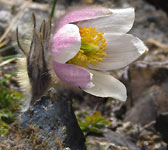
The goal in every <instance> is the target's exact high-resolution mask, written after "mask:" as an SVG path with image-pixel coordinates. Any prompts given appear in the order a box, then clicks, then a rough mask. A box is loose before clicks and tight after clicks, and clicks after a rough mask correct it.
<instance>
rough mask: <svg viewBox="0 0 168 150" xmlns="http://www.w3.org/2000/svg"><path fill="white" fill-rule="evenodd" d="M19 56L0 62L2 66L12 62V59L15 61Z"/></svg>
mask: <svg viewBox="0 0 168 150" xmlns="http://www.w3.org/2000/svg"><path fill="white" fill-rule="evenodd" d="M16 59H17V58H11V59H8V60H6V61H3V62H2V63H0V67H2V66H4V65H6V64H8V63H10V62H12V61H15V60H16Z"/></svg>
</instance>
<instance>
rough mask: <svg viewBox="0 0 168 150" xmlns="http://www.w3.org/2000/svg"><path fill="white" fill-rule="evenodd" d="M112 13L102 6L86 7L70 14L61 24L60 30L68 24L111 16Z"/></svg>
mask: <svg viewBox="0 0 168 150" xmlns="http://www.w3.org/2000/svg"><path fill="white" fill-rule="evenodd" d="M110 13H111V11H110V10H109V9H107V8H104V7H100V6H91V7H85V8H81V9H78V10H73V11H70V12H68V13H67V14H66V15H65V16H64V17H63V18H62V19H61V20H60V22H59V25H58V29H59V28H60V27H62V26H63V25H65V24H68V23H77V22H80V21H84V20H91V19H95V18H100V17H103V16H106V15H109V14H110Z"/></svg>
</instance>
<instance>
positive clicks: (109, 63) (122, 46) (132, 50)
mask: <svg viewBox="0 0 168 150" xmlns="http://www.w3.org/2000/svg"><path fill="white" fill-rule="evenodd" d="M104 37H105V38H106V41H107V43H108V44H107V48H106V52H107V55H106V57H105V59H104V60H103V61H101V62H100V64H99V65H98V66H96V67H94V66H91V65H90V66H89V67H90V68H92V69H97V70H115V69H120V68H123V67H125V66H127V65H128V64H130V63H131V62H133V61H135V60H136V59H137V58H138V57H139V56H141V55H142V54H143V53H144V52H145V51H146V50H147V47H146V46H145V45H144V43H143V42H142V41H141V40H140V39H138V38H136V37H134V36H132V35H130V34H124V35H123V34H122V35H121V34H120V35H113V34H105V35H104Z"/></svg>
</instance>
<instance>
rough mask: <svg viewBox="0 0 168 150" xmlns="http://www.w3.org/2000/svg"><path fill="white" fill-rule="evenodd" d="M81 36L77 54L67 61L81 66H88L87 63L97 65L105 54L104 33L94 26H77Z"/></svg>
mask: <svg viewBox="0 0 168 150" xmlns="http://www.w3.org/2000/svg"><path fill="white" fill-rule="evenodd" d="M79 32H80V36H81V48H80V51H79V52H78V54H77V55H76V56H75V57H74V58H72V59H71V60H69V61H68V63H71V64H75V65H78V66H82V67H86V68H87V67H88V64H92V65H94V66H96V65H98V64H99V63H100V61H102V60H103V59H104V57H105V56H106V52H105V49H106V46H107V43H106V40H105V38H104V37H103V34H104V33H101V32H98V31H97V30H96V28H94V27H88V28H87V27H83V28H81V27H79Z"/></svg>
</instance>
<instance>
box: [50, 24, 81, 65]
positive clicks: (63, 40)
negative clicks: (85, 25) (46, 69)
mask: <svg viewBox="0 0 168 150" xmlns="http://www.w3.org/2000/svg"><path fill="white" fill-rule="evenodd" d="M50 46H51V47H50V50H51V55H52V56H53V59H54V60H56V61H58V62H60V63H65V62H67V61H68V60H70V59H71V58H73V57H74V56H75V55H76V54H77V53H78V52H79V50H80V47H81V37H80V33H79V28H78V27H77V26H76V25H73V24H66V25H65V26H63V27H62V28H60V29H59V30H58V31H57V32H56V34H55V35H54V37H53V38H52V40H51V44H50Z"/></svg>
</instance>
